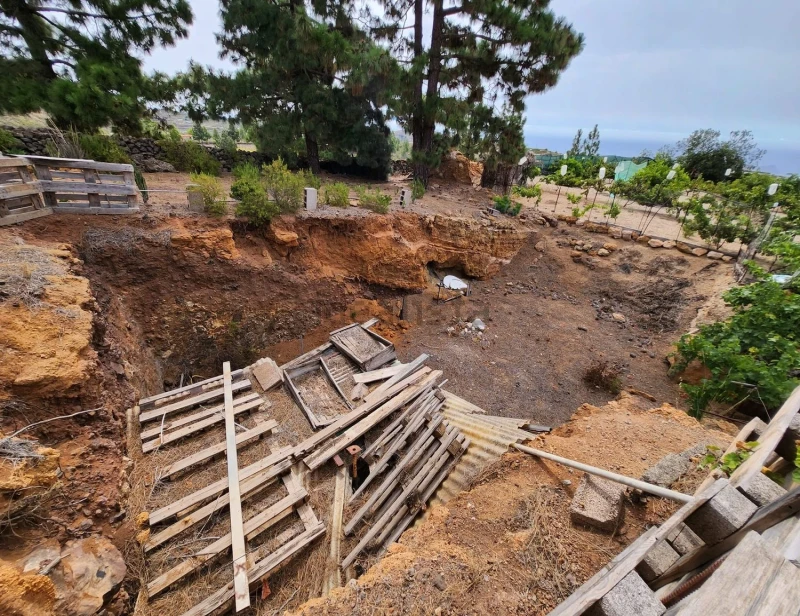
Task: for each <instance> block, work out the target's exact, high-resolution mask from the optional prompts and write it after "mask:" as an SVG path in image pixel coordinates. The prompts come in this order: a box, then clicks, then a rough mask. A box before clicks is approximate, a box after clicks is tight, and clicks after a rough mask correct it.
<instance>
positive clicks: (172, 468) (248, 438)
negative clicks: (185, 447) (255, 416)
mask: <svg viewBox="0 0 800 616" xmlns="http://www.w3.org/2000/svg"><path fill="white" fill-rule="evenodd" d="M277 425H278V422H277V421H275V420H270V421H265V422H264V423H261V424H258V425H257V426H256V427H255V428H251V429H250V430H246V431H245V432H241V433H239V434H237V435H236V447H242V446H244V445H246V444H248V443H250V442H252V441H253V440H254V439H257V438H258V437H259V436H261V435H262V434H266V433H268V432H272V430H274V429H275V428H276V427H277ZM226 446H227V443H226V442H222V443H217V444H216V445H212V446H211V447H206V448H205V449H202V450H200V451H198V452H197V453H195V454H192V455H191V456H189V457H187V458H184V459H183V460H178V461H177V462H175V463H173V464H170V465H169V466H167V467H166V468H164V469H162V470H161V471H160V473H159V477H160V478H161V479H162V480H164V479H167V478H168V477H170V476H172V475H175V474H176V473H180V472H181V471H185V470H186V469H187V468H190V467H192V466H194V465H195V464H201V463H203V462H205V461H206V460H209V459H211V458H213V457H214V456H217V455H219V454H221V453H222V452H224V451H225V448H226Z"/></svg>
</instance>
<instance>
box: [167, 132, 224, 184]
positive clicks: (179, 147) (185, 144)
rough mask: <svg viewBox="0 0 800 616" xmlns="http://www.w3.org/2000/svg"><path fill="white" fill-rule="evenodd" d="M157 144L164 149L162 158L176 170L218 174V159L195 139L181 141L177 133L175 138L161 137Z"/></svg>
mask: <svg viewBox="0 0 800 616" xmlns="http://www.w3.org/2000/svg"><path fill="white" fill-rule="evenodd" d="M158 144H159V145H160V146H161V148H162V149H163V150H164V158H166V159H167V162H168V163H170V164H172V166H173V167H175V169H177V170H178V171H191V172H194V173H206V174H208V175H219V172H220V164H219V161H218V160H217V159H215V158H214V157H213V156H211V154H209V152H208V150H206V149H205V148H204V147H203V146H202V145H200V144H199V143H197V142H196V141H183V140H181V139H180V135H179V136H178V139H177V140H176V139H173V138H170V139H162V140H161V141H159V142H158Z"/></svg>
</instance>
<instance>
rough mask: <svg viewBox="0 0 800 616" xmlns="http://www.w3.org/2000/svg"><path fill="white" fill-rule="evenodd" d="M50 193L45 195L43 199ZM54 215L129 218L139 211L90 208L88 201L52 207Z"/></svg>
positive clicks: (135, 209) (120, 208)
mask: <svg viewBox="0 0 800 616" xmlns="http://www.w3.org/2000/svg"><path fill="white" fill-rule="evenodd" d="M51 195H52V193H45V197H47V196H51ZM52 208H53V213H54V214H76V215H83V214H85V215H102V216H129V215H133V214H136V213H137V212H138V211H139V208H138V207H130V206H128V207H91V204H90V203H89V202H88V201H82V202H80V203H79V202H77V201H73V202H69V203H58V202H57V201H56V202H55V204H54V205H53V206H52Z"/></svg>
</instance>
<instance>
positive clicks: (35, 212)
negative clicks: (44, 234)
mask: <svg viewBox="0 0 800 616" xmlns="http://www.w3.org/2000/svg"><path fill="white" fill-rule="evenodd" d="M32 171H33V168H32V166H31V162H30V161H29V160H28V159H26V158H0V225H10V224H13V223H16V222H21V221H24V220H30V219H31V218H37V217H39V216H45V215H47V214H50V213H51V210H50V209H48V208H45V207H44V203H43V202H42V195H41V187H40V186H39V182H37V181H36V179H35V178H34V176H33V173H32Z"/></svg>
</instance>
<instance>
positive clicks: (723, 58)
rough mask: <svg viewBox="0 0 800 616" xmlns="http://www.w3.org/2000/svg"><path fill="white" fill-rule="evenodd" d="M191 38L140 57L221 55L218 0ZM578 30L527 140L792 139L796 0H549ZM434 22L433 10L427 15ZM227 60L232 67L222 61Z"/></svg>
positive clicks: (797, 67) (156, 61) (207, 6)
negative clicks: (743, 134)
mask: <svg viewBox="0 0 800 616" xmlns="http://www.w3.org/2000/svg"><path fill="white" fill-rule="evenodd" d="M191 3H192V8H193V10H194V14H195V18H194V25H193V26H192V29H191V33H190V36H189V38H188V39H187V40H184V41H181V42H180V43H179V44H178V45H176V46H175V47H173V48H171V49H166V50H158V51H157V52H156V53H155V54H154V55H153V56H151V57H149V58H147V59H146V61H145V65H146V67H147V68H148V69H158V70H161V71H164V72H167V73H174V72H176V71H178V70H183V69H184V68H185V67H186V65H187V63H188V61H189V60H190V59H194V60H195V61H197V62H199V63H201V64H208V65H213V66H226V65H227V63H223V62H221V61H220V60H219V57H218V47H217V44H216V41H215V39H214V33H215V32H217V31H218V29H219V5H218V2H217V0H191ZM551 7H552V9H553V10H554V11H555V12H556V13H557V14H559V15H563V16H564V17H566V18H567V19H568V20H569V21H571V22H572V24H573V25H574V26H575V28H576V29H577V30H578V31H580V32H583V33H584V35H585V38H586V47H585V50H584V52H583V53H582V54H581V55H580V56H578V57H577V58H576V59H575V60H573V62H572V64H571V65H570V66H569V68H568V69H567V70H566V71H565V73H564V74H563V75H562V77H561V80H560V82H559V84H558V85H557V86H556V87H555V88H553V89H551V90H549V91H547V92H546V93H544V94H540V95H536V96H532V97H530V98H529V99H528V108H527V114H526V115H527V124H526V129H525V132H526V138H527V139H526V141H527V142H528V145H534V142H535V141H536V140H537V139H538V138H541V137H546V136H549V137H551V138H556V137H557V138H558V140H563V139H566V138H567V137H571V136H572V135H573V134H574V133H575V130H576V129H577V128H579V127H583V128H584V130H588V129H590V128H591V127H592V125H594V124H595V123H598V124H599V125H600V131H601V135H602V136H603V137H604V138H606V139H619V140H636V141H643V142H654V143H672V142H674V141H676V140H678V139H680V138H682V137H684V136H686V135H687V134H688V133H689V132H691V131H692V130H694V129H696V128H711V127H713V128H717V129H719V130H722V131H723V133H724V134H726V133H727V132H728V131H730V130H734V129H745V128H746V129H750V130H752V131H753V132H754V133H755V134H756V137H757V139H758V140H759V142H761V143H762V145H764V146H765V147H767V148H768V149H769V147H770V146H773V147H780V146H781V145H785V146H794V147H796V146H800V87H799V86H798V78H800V36H798V28H799V27H800V0H761V2H757V3H756V2H753V1H752V0H670V1H669V2H655V1H653V0H606V1H598V0H553V2H552V4H551ZM428 19H430V17H428ZM227 66H229V65H227Z"/></svg>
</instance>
